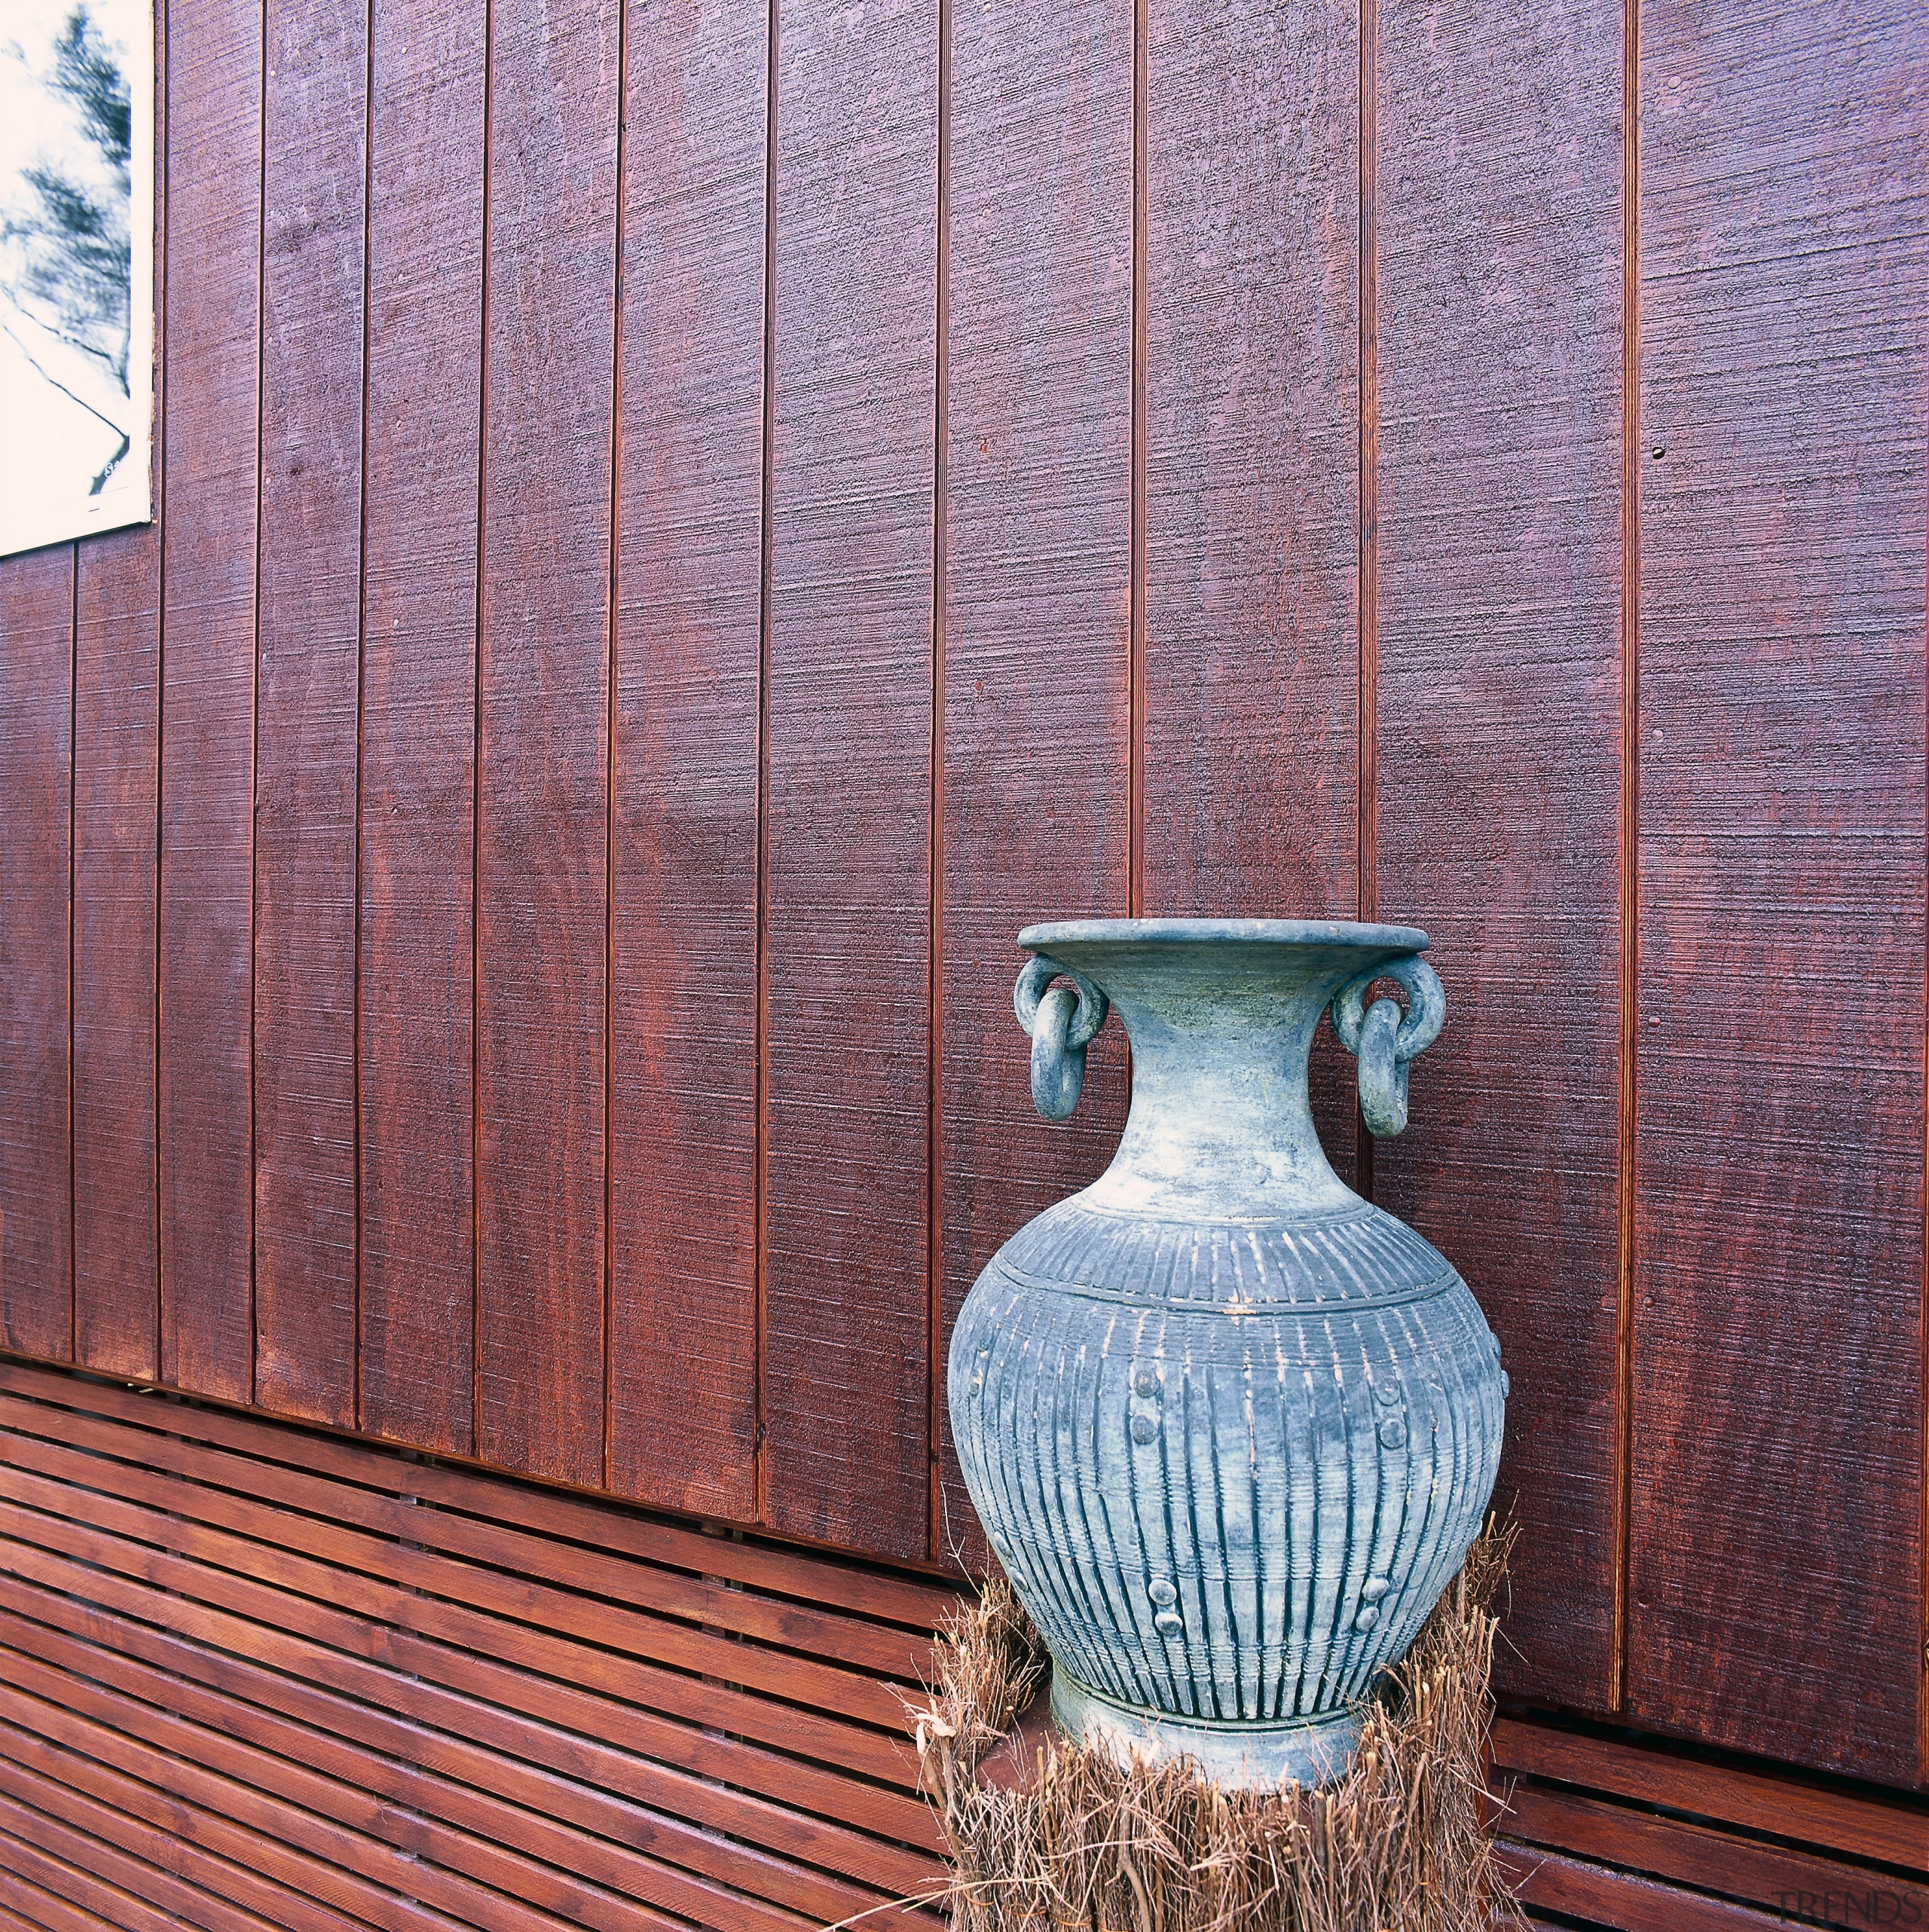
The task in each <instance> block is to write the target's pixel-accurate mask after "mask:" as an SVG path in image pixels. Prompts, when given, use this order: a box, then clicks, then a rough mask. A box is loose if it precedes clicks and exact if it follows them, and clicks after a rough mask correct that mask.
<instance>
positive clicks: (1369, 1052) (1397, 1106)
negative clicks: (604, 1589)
mask: <svg viewBox="0 0 1929 1932" xmlns="http://www.w3.org/2000/svg"><path fill="white" fill-rule="evenodd" d="M1375 980H1392V981H1393V982H1394V983H1395V984H1396V986H1404V987H1405V988H1406V989H1407V993H1408V1001H1409V1003H1408V1007H1407V1010H1406V1011H1405V1012H1404V1013H1402V1011H1401V1010H1400V1003H1399V1001H1398V1000H1393V999H1387V998H1380V999H1377V1000H1375V1001H1374V1002H1373V1004H1372V1005H1371V1006H1370V1007H1369V1006H1368V1005H1367V1004H1366V995H1367V994H1368V992H1369V991H1370V990H1371V987H1372V986H1373V983H1374V981H1375ZM1446 1021H1447V989H1446V988H1445V987H1444V986H1441V983H1440V975H1439V974H1438V973H1436V972H1435V971H1434V970H1433V968H1432V967H1431V966H1429V964H1427V963H1426V961H1425V960H1424V959H1421V958H1417V957H1409V958H1405V959H1396V960H1395V961H1392V964H1390V965H1386V966H1375V967H1373V968H1371V969H1370V970H1369V971H1366V972H1364V973H1362V974H1360V976H1359V978H1358V979H1356V980H1349V981H1347V983H1346V985H1344V986H1342V987H1341V989H1340V990H1339V991H1338V992H1337V993H1335V994H1334V995H1333V1031H1334V1032H1335V1033H1337V1035H1339V1036H1340V1044H1341V1046H1343V1047H1345V1048H1346V1050H1347V1052H1348V1053H1351V1054H1352V1055H1353V1056H1354V1057H1355V1058H1356V1059H1357V1060H1358V1061H1359V1111H1360V1118H1361V1119H1362V1120H1364V1121H1365V1123H1366V1130H1367V1132H1368V1133H1370V1134H1371V1135H1372V1136H1373V1137H1374V1139H1375V1140H1391V1139H1392V1137H1393V1136H1395V1135H1396V1134H1397V1133H1402V1132H1403V1131H1405V1127H1406V1124H1407V1062H1408V1061H1409V1060H1411V1059H1416V1058H1417V1057H1418V1056H1420V1054H1422V1053H1425V1052H1426V1050H1427V1048H1428V1047H1430V1046H1432V1044H1433V1043H1434V1041H1435V1040H1437V1039H1438V1038H1439V1037H1440V1029H1441V1027H1442V1026H1444V1025H1445V1024H1446Z"/></svg>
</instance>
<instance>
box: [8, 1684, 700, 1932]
mask: <svg viewBox="0 0 1929 1932" xmlns="http://www.w3.org/2000/svg"><path fill="white" fill-rule="evenodd" d="M7 1661H8V1660H6V1659H5V1657H4V1654H0V1668H4V1667H5V1664H6V1662H7ZM19 1674H22V1673H20V1671H19V1669H18V1667H17V1665H16V1666H14V1668H13V1669H12V1670H11V1671H8V1672H7V1677H8V1680H9V1681H8V1688H7V1689H5V1690H0V1718H4V1719H5V1722H4V1723H0V1755H4V1756H8V1757H11V1758H13V1759H15V1760H16V1761H17V1762H20V1763H23V1764H25V1765H29V1766H30V1767H31V1768H34V1769H36V1770H38V1771H40V1772H42V1773H43V1774H44V1775H46V1776H47V1777H49V1778H53V1779H55V1780H57V1781H58V1782H60V1784H64V1785H66V1787H68V1788H69V1790H75V1791H80V1792H84V1793H86V1794H87V1796H90V1797H93V1798H95V1799H99V1801H100V1802H102V1804H105V1805H112V1807H113V1808H114V1809H115V1811H120V1812H123V1813H124V1814H127V1815H128V1816H130V1817H136V1818H140V1819H142V1820H145V1822H147V1823H150V1824H152V1825H156V1826H158V1827H161V1828H163V1829H164V1830H167V1831H168V1832H170V1833H172V1834H173V1835H174V1836H178V1837H182V1838H186V1839H191V1840H192V1841H194V1842H195V1843H197V1844H200V1845H205V1846H206V1847H207V1848H209V1850H210V1851H218V1852H219V1853H221V1854H223V1855H224V1856H225V1857H228V1858H229V1859H231V1860H237V1861H238V1862H240V1863H243V1864H245V1865H246V1866H248V1867H249V1869H252V1870H253V1871H255V1872H260V1873H262V1874H264V1875H267V1876H269V1877H271V1878H273V1879H276V1880H277V1881H278V1882H280V1884H282V1885H285V1886H286V1887H287V1888H289V1890H291V1891H295V1892H298V1893H301V1894H304V1895H305V1896H306V1897H308V1898H310V1899H312V1900H315V1901H316V1902H317V1903H320V1904H322V1905H325V1906H330V1907H332V1908H333V1909H335V1910H336V1911H338V1912H343V1913H345V1914H347V1915H349V1916H350V1917H351V1918H353V1919H354V1920H356V1921H357V1922H358V1923H360V1924H367V1925H374V1926H380V1927H383V1928H384V1932H430V1928H431V1927H438V1926H441V1927H448V1926H454V1925H456V1924H461V1923H463V1922H465V1921H466V1922H468V1923H471V1924H475V1925H478V1926H479V1927H481V1928H482V1932H518V1924H517V1922H516V1921H515V1917H514V1915H513V1913H512V1912H511V1911H510V1910H509V1909H503V1910H500V1911H496V1912H482V1913H481V1914H479V1915H476V1914H466V1915H465V1918H464V1919H457V1918H454V1916H452V1915H451V1914H449V1913H448V1912H446V1911H445V1910H443V1909H439V1907H441V1906H445V1905H446V1904H448V1903H454V1902H455V1901H456V1900H457V1899H458V1898H460V1900H461V1901H462V1902H463V1903H468V1902H469V1894H471V1893H472V1892H474V1891H475V1888H474V1887H472V1886H466V1885H461V1884H460V1882H459V1881H456V1880H454V1879H450V1878H449V1877H448V1875H446V1874H443V1873H440V1872H436V1871H435V1870H433V1868H430V1867H427V1866H417V1863H416V1861H414V1860H410V1859H405V1858H402V1857H400V1856H399V1854H396V1852H395V1851H393V1848H391V1847H389V1846H387V1845H382V1844H381V1843H380V1842H378V1841H377V1840H376V1839H371V1837H369V1836H368V1834H367V1833H365V1832H362V1831H358V1830H352V1829H349V1828H345V1827H340V1826H338V1825H335V1823H332V1821H330V1820H328V1819H326V1818H324V1817H321V1816H320V1815H319V1814H316V1813H315V1812H312V1811H310V1812H305V1813H297V1812H295V1811H292V1810H291V1809H290V1808H289V1807H287V1806H285V1805H277V1803H275V1802H274V1801H273V1800H272V1799H268V1798H266V1797H264V1796H262V1795H261V1793H257V1792H255V1791H254V1790H251V1789H250V1788H249V1787H247V1786H246V1785H243V1784H240V1783H238V1782H237V1781H236V1780H234V1779H233V1778H229V1777H228V1776H226V1775H224V1774H222V1773H221V1772H212V1771H209V1770H206V1769H204V1768H203V1767H202V1766H200V1765H195V1764H191V1763H185V1762H182V1760H181V1759H178V1758H173V1757H169V1756H164V1754H162V1753H159V1752H157V1751H154V1750H148V1749H147V1748H146V1747H143V1746H142V1744H139V1742H138V1741H136V1740H135V1739H133V1738H125V1737H123V1736H122V1735H121V1734H120V1733H118V1732H114V1731H111V1730H109V1729H107V1728H106V1727H105V1726H103V1725H99V1724H96V1723H93V1721H92V1720H90V1719H88V1718H84V1717H81V1716H76V1715H75V1713H73V1712H72V1711H71V1710H65V1709H63V1708H62V1707H61V1706H60V1705H58V1704H51V1703H49V1702H47V1701H44V1699H42V1698H38V1697H35V1696H33V1695H30V1694H28V1693H26V1692H22V1691H21V1690H20V1688H19V1686H17V1684H14V1683H11V1677H13V1676H15V1675H19ZM398 1866H400V1867H402V1869H397V1868H398ZM365 1872H366V1873H376V1874H379V1875H381V1878H382V1879H385V1880H387V1879H402V1880H405V1881H406V1882H408V1883H409V1884H411V1885H412V1886H413V1887H414V1888H416V1889H417V1890H419V1891H420V1892H421V1893H422V1894H423V1896H424V1897H425V1898H426V1897H434V1898H435V1899H436V1900H437V1904H436V1906H430V1905H428V1904H426V1903H423V1902H422V1901H421V1900H417V1899H414V1898H411V1897H405V1896H404V1895H403V1894H402V1893H401V1892H400V1891H397V1890H394V1889H391V1888H390V1886H389V1885H386V1884H383V1883H378V1882H373V1881H371V1879H368V1878H365V1877H364V1876H363V1875H362V1874H364V1873H365ZM501 1903H502V1905H503V1907H505V1908H507V1907H508V1906H509V1901H507V1900H503V1901H501ZM606 1923H607V1927H608V1928H609V1932H646V1928H651V1927H656V1928H664V1927H666V1926H667V1921H665V1920H664V1919H663V1918H661V1916H660V1915H654V1914H650V1913H647V1912H640V1911H638V1912H635V1913H634V1914H630V1915H625V1916H624V1918H622V1919H620V1920H612V1921H607V1922H606Z"/></svg>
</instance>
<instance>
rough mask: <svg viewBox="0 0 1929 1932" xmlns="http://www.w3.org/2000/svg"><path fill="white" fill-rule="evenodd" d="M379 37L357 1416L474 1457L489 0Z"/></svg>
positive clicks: (374, 61) (383, 0)
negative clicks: (479, 619) (478, 665)
mask: <svg viewBox="0 0 1929 1932" xmlns="http://www.w3.org/2000/svg"><path fill="white" fill-rule="evenodd" d="M370 32H371V35H372V38H373V46H372V50H371V51H372V58H371V81H372V87H373V95H372V98H371V101H370V103H369V120H370V128H371V135H370V156H369V166H370V195H369V223H370V226H369V237H368V251H369V262H368V424H367V429H366V432H365V433H366V436H367V439H368V453H367V478H366V485H365V494H366V503H365V524H364V530H365V553H364V563H363V568H364V572H365V586H364V593H363V595H364V607H363V614H362V631H363V640H364V641H363V659H362V781H361V806H360V827H359V851H360V870H359V882H358V889H359V892H360V894H361V941H360V952H359V963H358V979H359V1010H360V1044H359V1056H360V1057H359V1090H360V1094H361V1112H360V1120H359V1141H360V1147H361V1225H360V1229H359V1236H360V1242H361V1261H362V1294H361V1345H360V1350H359V1356H358V1361H357V1367H358V1370H359V1377H360V1389H359V1399H360V1413H361V1423H362V1426H363V1427H364V1428H365V1429H371V1430H374V1431H375V1432H378V1433H380V1434H382V1435H389V1436H393V1437H397V1438H400V1439H401V1440H402V1441H406V1442H417V1443H420V1444H423V1445H424V1446H425V1447H430V1448H434V1449H440V1450H445V1451H451V1452H453V1453H455V1454H468V1453H469V1452H470V1451H472V1448H473V1447H474V1443H475V1133H474V1117H475V1116H474V1108H475V895H474V887H475V640H476V568H477V564H476V558H477V543H478V535H477V519H478V505H479V502H480V494H479V493H480V488H481V484H480V480H479V468H480V463H481V408H482V403H481V393H482V363H481V344H482V232H483V167H482V164H483V128H484V125H485V98H486V93H487V88H488V72H487V69H488V32H487V13H486V8H485V0H466V4H463V5H456V4H453V3H452V0H378V5H376V6H375V8H374V11H373V14H371V24H370Z"/></svg>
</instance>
